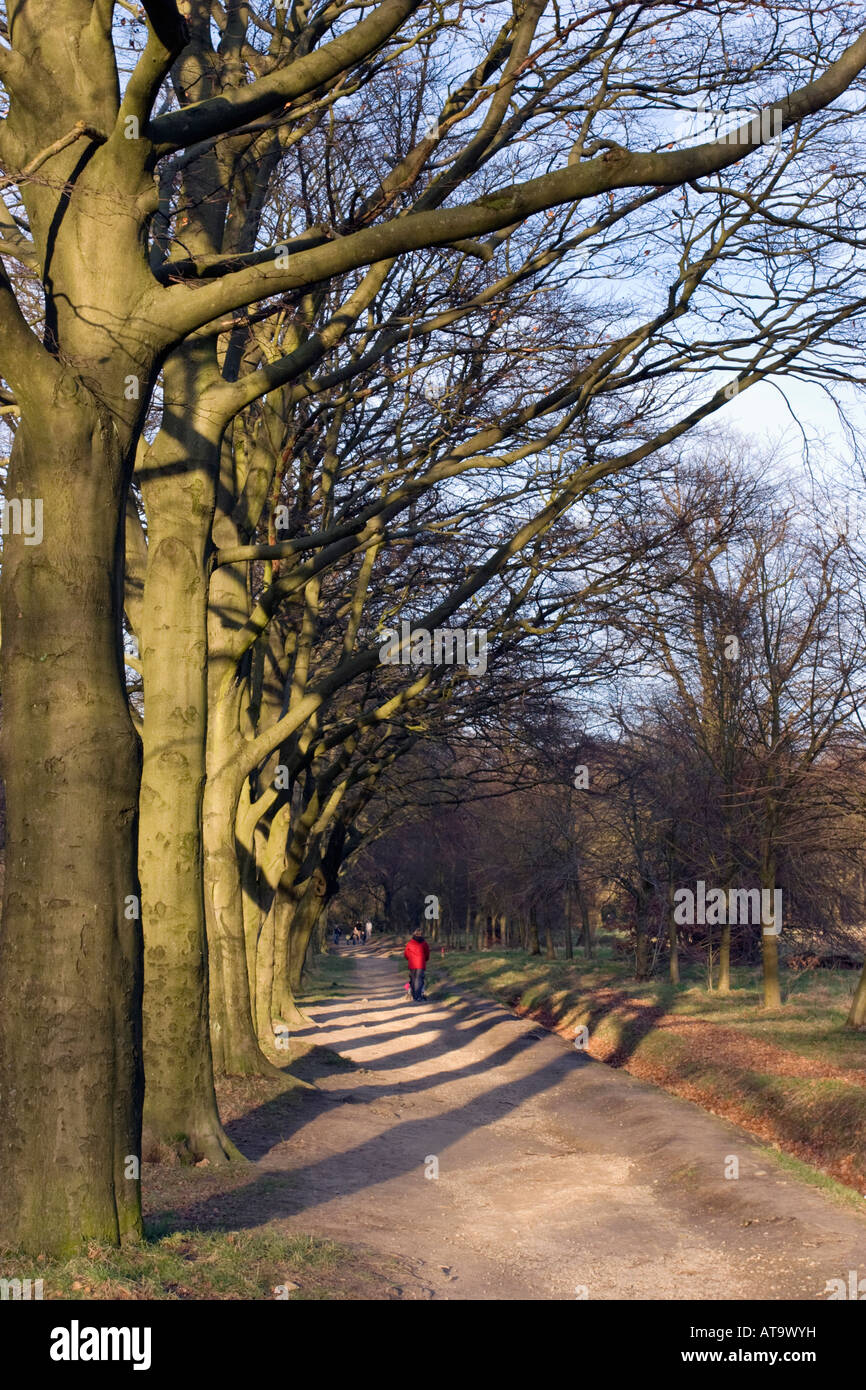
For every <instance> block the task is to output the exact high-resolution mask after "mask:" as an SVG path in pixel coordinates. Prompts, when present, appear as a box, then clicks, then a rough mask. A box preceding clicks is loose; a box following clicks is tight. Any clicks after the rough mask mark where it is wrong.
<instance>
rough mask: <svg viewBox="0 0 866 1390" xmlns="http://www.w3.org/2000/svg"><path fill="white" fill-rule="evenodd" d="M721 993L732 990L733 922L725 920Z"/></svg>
mask: <svg viewBox="0 0 866 1390" xmlns="http://www.w3.org/2000/svg"><path fill="white" fill-rule="evenodd" d="M718 989H719V994H730V992H731V924H730V922H729V921H728V922H725V923H724V924H723V925H722V935H721V939H720V941H719V985H718Z"/></svg>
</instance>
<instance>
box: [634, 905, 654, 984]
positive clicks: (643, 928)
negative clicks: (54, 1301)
mask: <svg viewBox="0 0 866 1390" xmlns="http://www.w3.org/2000/svg"><path fill="white" fill-rule="evenodd" d="M649 904H650V899H649V897H648V896H647V895H646V894H644V893H641V895H640V896H639V897H638V899H637V903H636V906H635V935H636V942H635V972H634V977H635V979H636V980H648V979H649V975H650V966H649Z"/></svg>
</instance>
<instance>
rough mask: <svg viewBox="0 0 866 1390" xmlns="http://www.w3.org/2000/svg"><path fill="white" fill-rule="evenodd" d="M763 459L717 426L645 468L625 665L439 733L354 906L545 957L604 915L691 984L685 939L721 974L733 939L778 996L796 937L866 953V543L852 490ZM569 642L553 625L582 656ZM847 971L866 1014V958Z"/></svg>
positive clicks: (356, 887)
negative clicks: (497, 720) (827, 490)
mask: <svg viewBox="0 0 866 1390" xmlns="http://www.w3.org/2000/svg"><path fill="white" fill-rule="evenodd" d="M768 463H769V461H768V460H764V461H763V463H762V465H761V466H759V467H756V466H755V462H754V461H751V462H750V463H748V464H746V463H744V462H743V461H742V458H740V459H738V461H737V462H736V463H732V462H731V461H730V459H729V458H728V457H727V456H726V454H725V453H724V452H723V451H722V450H720V449H719V448H718V447H716V448H715V449H714V450H712V451H711V452H709V453H708V454H707V455H705V456H704V457H703V458H702V459H700V461H697V462H696V461H695V460H694V459H692V460H690V461H689V462H688V463H685V464H684V462H683V461H682V460H680V461H679V462H678V463H676V464H674V465H673V466H672V467H671V469H670V472H669V473H668V474H667V475H666V476H664V477H662V478H659V479H657V480H656V484H655V488H654V489H649V488H648V489H646V490H645V494H644V501H645V516H646V515H647V514H648V513H649V511H650V509H651V508H652V506H653V505H654V506H655V509H656V518H657V520H656V526H657V528H658V535H661V534H663V532H664V531H665V528H666V529H667V537H668V539H667V544H666V545H665V546H664V548H663V550H662V551H660V550H659V549H658V548H655V549H653V548H647V549H646V550H645V551H644V553H643V554H642V555H641V556H640V557H639V558H636V559H635V560H634V563H633V566H632V576H631V577H632V584H631V589H632V592H631V593H630V595H629V599H628V602H627V603H626V604H624V605H622V606H619V605H618V604H615V603H612V604H610V605H609V606H608V608H607V610H606V612H605V614H604V618H603V622H604V624H605V625H606V631H607V633H608V635H609V634H610V632H611V631H616V632H618V633H619V634H620V635H621V636H624V637H625V639H626V640H625V643H624V645H622V646H621V647H620V648H619V653H618V657H619V659H618V661H617V662H616V672H615V675H614V677H613V678H611V677H610V676H608V678H607V679H606V680H605V681H604V682H601V683H598V684H597V685H596V687H595V689H594V690H593V689H592V687H591V686H590V685H589V684H588V682H587V679H586V674H585V673H584V675H583V679H582V680H581V681H580V682H579V684H578V690H579V691H580V692H581V693H579V694H578V696H577V698H575V697H574V696H573V695H572V696H571V697H569V696H568V695H566V694H565V693H564V692H563V693H561V694H560V695H559V697H558V698H556V697H553V698H551V690H550V681H549V679H547V680H545V681H544V682H543V683H542V685H541V687H540V689H539V690H538V701H537V704H536V707H535V709H534V710H533V717H532V718H531V719H529V720H525V719H524V721H523V722H522V723H521V724H520V725H519V726H518V725H513V726H512V728H511V743H510V747H508V748H507V750H506V749H503V748H502V747H501V746H500V747H498V748H493V747H492V745H491V743H490V741H489V740H484V742H483V744H482V746H481V748H479V747H477V746H476V747H475V748H474V749H467V748H460V747H459V746H457V745H455V744H453V743H452V744H451V745H450V747H449V748H448V749H440V750H438V756H437V760H436V761H435V762H434V761H431V762H430V766H429V771H430V773H431V774H433V773H434V771H436V769H437V767H438V775H437V776H432V775H431V780H430V783H429V791H428V792H427V795H426V804H427V810H426V811H425V813H424V819H423V821H422V823H421V825H420V826H419V824H418V823H417V811H414V813H413V810H412V808H411V807H409V806H407V808H406V810H405V811H404V815H403V817H402V823H398V824H397V825H396V826H394V825H385V826H383V828H382V833H381V834H380V835H379V836H378V838H377V839H376V841H375V842H374V843H372V844H370V845H369V846H368V847H366V848H365V849H364V850H362V852H361V855H360V857H359V860H358V862H357V864H356V866H355V867H354V869H353V870H352V871H351V872H350V873H349V875H348V877H347V880H346V882H345V884H344V885H343V886H342V887H341V890H340V903H339V906H342V905H343V903H346V904H347V905H349V904H351V905H352V906H353V907H354V906H355V904H357V910H361V911H364V912H366V911H372V912H373V913H375V914H376V915H377V916H378V917H379V919H380V920H381V921H382V922H383V923H386V924H387V923H394V924H396V923H398V922H399V921H400V920H401V919H404V920H409V921H411V920H414V919H416V918H421V920H422V921H426V924H427V925H428V926H429V928H430V930H431V934H432V937H433V939H434V940H436V941H440V940H441V941H442V942H447V943H449V944H451V945H463V946H468V947H470V948H474V947H477V948H479V949H480V948H481V947H482V946H484V945H490V944H493V943H498V944H500V945H503V946H508V945H509V944H511V945H523V947H524V948H525V949H528V950H530V951H531V952H532V953H540V951H541V949H542V945H541V943H542V940H543V941H544V943H545V948H546V952H547V955H548V956H549V957H551V958H552V957H553V955H554V953H555V946H554V942H555V941H556V942H558V943H559V949H561V950H562V951H563V952H564V955H565V956H566V957H567V958H568V957H571V956H572V955H573V951H574V943H575V941H578V940H579V941H580V943H581V946H582V949H583V951H584V952H585V953H586V955H587V956H588V957H591V956H592V955H593V950H594V940H595V937H596V935H597V932H598V930H599V928H600V926H601V923H602V919H603V917H604V919H605V920H607V921H609V922H612V923H614V924H618V925H626V926H628V927H629V929H630V931H631V933H632V939H633V949H634V959H635V973H636V977H637V979H639V980H643V979H647V978H648V977H649V975H650V974H651V973H652V971H653V970H654V969H657V968H660V966H661V965H662V964H664V966H665V967H666V968H667V970H668V972H669V975H670V978H671V980H672V981H673V982H674V983H678V982H679V980H680V954H681V952H682V951H683V950H685V951H686V952H687V955H688V957H689V958H691V959H695V958H703V959H704V960H705V961H706V964H707V971H708V982H709V985H710V987H711V988H713V987H715V988H716V989H718V990H719V991H720V992H722V993H727V992H728V991H729V990H730V988H731V966H732V962H733V963H738V962H739V963H744V964H750V965H754V964H760V966H761V971H762V976H763V1002H764V1005H765V1006H766V1007H770V1008H776V1007H778V1006H779V1005H780V1004H781V979H780V955H781V959H782V960H783V961H784V960H788V961H793V962H795V963H798V964H801V963H804V962H809V961H811V962H812V963H815V964H817V963H819V962H820V961H821V960H822V958H823V959H825V960H827V959H829V960H833V961H836V962H839V961H841V962H842V963H845V964H849V965H856V963H857V962H858V961H862V956H863V943H864V925H866V865H864V861H863V843H864V835H866V734H864V729H863V725H862V705H863V701H864V695H866V604H864V600H866V591H864V578H866V569H864V561H866V550H864V547H863V536H862V534H861V533H860V532H859V531H858V530H857V529H856V527H854V526H853V525H851V522H852V520H853V518H852V516H851V510H850V508H846V507H845V506H844V505H843V506H841V507H840V506H839V505H838V502H837V505H836V507H835V508H834V507H833V505H832V504H831V503H830V501H829V499H828V498H827V497H826V496H824V495H821V494H820V493H816V492H815V491H814V490H812V492H811V495H810V496H809V497H805V496H804V495H802V492H800V494H799V495H798V492H797V490H796V489H794V488H792V487H791V486H786V485H785V482H784V477H783V476H780V474H779V471H778V469H775V470H774V469H771V468H770V467H769V466H768ZM841 481H842V480H841V479H840V478H836V479H835V487H836V490H837V492H836V495H837V498H838V497H839V495H840V487H841ZM621 592H622V590H621V589H619V590H618V593H621ZM571 641H572V635H571V634H570V633H563V632H562V631H556V632H555V633H553V634H551V643H552V655H553V657H554V658H555V659H557V658H558V660H559V661H560V662H561V663H562V665H563V667H564V668H565V669H568V667H569V662H570V658H571V655H572V652H571ZM550 656H551V653H548V660H549V659H550ZM419 790H420V788H419ZM455 803H457V808H456V809H455ZM701 883H702V884H703V885H704V888H703V891H702V890H701V889H700V888H699V886H698V885H699V884H701ZM684 890H687V891H688V893H690V894H693V895H694V897H695V899H696V902H695V904H694V908H695V910H694V912H692V913H691V914H690V913H689V911H688V908H689V906H690V905H691V904H692V899H691V898H689V897H688V896H687V895H686V892H685V891H684ZM732 891H733V892H734V893H736V894H737V897H736V899H735V900H734V909H735V910H729V909H731V900H730V897H729V895H730V894H731V892H732ZM714 892H715V894H716V896H715V899H713V897H712V896H711V895H712V894H713V893H714ZM762 893H763V894H764V895H765V897H764V899H763V900H762V899H761V897H760V895H761V894H762ZM776 893H781V904H782V911H781V914H780V920H779V921H778V922H776V921H770V920H767V921H766V922H762V921H761V920H760V916H759V913H758V911H757V910H755V909H757V905H758V904H759V902H761V903H762V904H763V905H764V906H766V908H768V909H770V908H771V907H772V906H775V904H776V903H777V901H778V899H776V897H775V896H774V895H775V894H776ZM720 894H724V899H723V898H722V897H721V896H720ZM745 894H749V895H750V896H749V897H748V898H747V897H745V896H744V895H745ZM431 895H432V896H431ZM702 901H706V904H707V906H706V910H705V911H701V909H700V907H699V903H700V902H702ZM747 906H748V908H749V909H752V911H751V912H750V915H749V919H748V920H747V917H746V911H745V909H746V908H747ZM765 927H768V928H769V930H764V928H765ZM852 983H853V984H855V985H856V987H855V989H854V997H853V1000H852V1004H851V1009H850V1013H849V1017H848V1024H849V1026H851V1027H862V1026H863V1024H864V1023H866V968H864V969H863V970H862V972H861V974H860V976H859V983H857V975H856V974H854V975H852Z"/></svg>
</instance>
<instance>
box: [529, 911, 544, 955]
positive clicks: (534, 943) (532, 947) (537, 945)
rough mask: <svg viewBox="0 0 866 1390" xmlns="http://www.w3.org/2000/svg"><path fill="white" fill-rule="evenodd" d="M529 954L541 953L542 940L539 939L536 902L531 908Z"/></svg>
mask: <svg viewBox="0 0 866 1390" xmlns="http://www.w3.org/2000/svg"><path fill="white" fill-rule="evenodd" d="M529 954H530V955H531V956H540V955H541V942H540V941H539V939H538V918H537V917H536V915H535V904H534V903H533V905H532V907H531V908H530V909H529Z"/></svg>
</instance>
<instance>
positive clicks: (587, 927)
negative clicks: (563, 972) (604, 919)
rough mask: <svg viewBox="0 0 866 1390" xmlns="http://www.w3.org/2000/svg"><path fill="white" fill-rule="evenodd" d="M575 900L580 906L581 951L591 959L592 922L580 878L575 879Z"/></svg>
mask: <svg viewBox="0 0 866 1390" xmlns="http://www.w3.org/2000/svg"><path fill="white" fill-rule="evenodd" d="M577 902H578V906H579V908H580V939H581V945H582V946H583V953H584V955H585V956H586V958H587V960H592V955H593V946H592V923H591V921H590V916H589V904H588V902H587V900H586V893H585V892H584V888H583V884H582V882H581V880H580V879H578V881H577Z"/></svg>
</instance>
